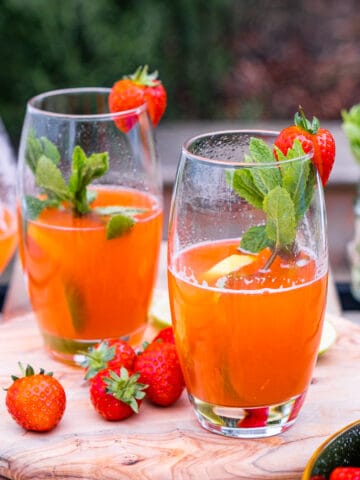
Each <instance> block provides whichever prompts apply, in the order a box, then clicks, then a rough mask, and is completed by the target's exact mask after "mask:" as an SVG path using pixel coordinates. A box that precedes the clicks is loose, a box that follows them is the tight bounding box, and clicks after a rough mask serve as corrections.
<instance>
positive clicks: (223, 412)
mask: <svg viewBox="0 0 360 480" xmlns="http://www.w3.org/2000/svg"><path fill="white" fill-rule="evenodd" d="M251 137H256V138H261V139H262V140H264V141H265V142H266V143H267V144H269V145H272V144H273V142H274V140H275V138H276V134H275V133H274V132H259V131H253V132H252V131H249V132H243V131H233V132H218V133H209V134H205V135H201V136H199V137H196V138H194V139H191V140H189V141H188V142H187V144H186V145H185V147H184V148H183V151H182V155H181V159H180V163H179V168H178V172H177V178H176V183H175V187H174V192H173V198H172V205H171V212H170V224H169V240H168V242H169V243H168V280H169V295H170V304H171V311H172V321H173V325H174V330H175V337H176V345H177V349H178V352H179V357H180V362H181V365H182V369H183V372H184V377H185V383H186V387H187V391H188V394H189V398H190V401H191V404H192V406H193V408H194V411H195V414H196V416H197V418H198V420H199V422H200V424H201V425H202V426H203V427H204V428H206V429H208V430H210V431H212V432H215V433H218V434H222V435H227V436H233V437H244V438H255V437H266V436H270V435H275V434H278V433H281V432H282V431H284V430H286V429H287V428H289V427H290V426H291V425H292V424H293V423H294V422H295V420H296V418H297V416H298V414H299V411H300V409H301V406H302V404H303V402H304V400H305V396H306V392H307V389H308V386H309V384H310V381H311V377H312V373H313V369H314V366H315V362H316V359H317V352H318V346H319V343H320V338H321V330H322V323H323V317H324V310H325V298H326V288H327V268H328V267H327V240H326V217H325V208H324V197H323V190H322V186H321V182H319V178H318V175H317V174H316V175H314V176H315V177H316V178H315V188H314V193H313V197H312V201H311V205H310V207H309V208H308V210H307V212H306V214H305V216H304V218H303V219H302V220H301V222H300V223H299V225H298V227H297V232H296V247H297V248H296V254H295V253H294V254H293V255H291V254H290V252H289V256H288V257H287V256H286V255H283V256H282V257H280V256H277V257H276V258H275V260H274V262H273V264H272V265H271V266H270V267H269V269H268V270H265V271H264V270H263V268H264V265H265V264H266V263H267V260H268V258H269V256H270V251H267V250H266V249H264V250H262V251H261V252H260V253H258V254H257V255H250V257H249V258H250V260H251V261H250V262H249V263H248V264H247V263H246V261H245V263H244V265H243V266H241V264H238V266H236V261H237V260H238V259H239V257H238V255H245V257H244V258H245V259H246V258H247V255H249V252H241V251H239V250H238V246H239V243H240V239H241V237H242V236H243V234H244V232H246V231H247V230H248V229H249V228H250V227H254V226H259V225H263V224H264V223H265V221H266V218H265V215H264V212H263V211H262V210H260V209H258V208H255V207H253V206H252V205H250V204H249V203H248V202H247V201H246V200H245V199H244V198H242V197H241V196H239V195H238V194H236V193H235V192H234V191H233V189H232V187H231V186H230V184H229V181H228V179H229V172H232V173H231V175H232V174H233V173H234V172H236V171H239V170H241V169H244V168H248V169H250V171H252V172H253V173H254V172H257V173H256V175H257V174H258V175H259V176H261V175H266V174H267V173H268V172H269V171H270V170H271V169H278V170H279V169H280V170H281V169H282V167H281V166H280V164H279V163H276V162H275V163H273V164H267V165H264V164H262V165H260V166H259V164H252V165H249V164H246V165H245V164H244V163H243V160H244V154H245V153H249V152H248V145H249V141H250V138H251ZM291 162H293V163H294V162H297V163H299V162H303V163H304V164H305V163H306V162H307V163H309V168H313V167H312V164H311V163H310V162H311V159H310V158H309V157H308V156H305V157H302V158H298V159H295V160H292V161H291ZM287 164H289V162H287ZM231 175H230V176H231ZM233 256H235V257H233ZM234 258H235V264H234V263H232V262H234V260H233V259H234ZM236 259H237V260H236ZM224 260H225V261H224ZM223 261H224V262H223ZM219 262H222V263H220V271H219V267H218V270H216V268H215V269H214V266H215V265H219ZM240 263H241V260H240ZM234 265H235V266H234Z"/></svg>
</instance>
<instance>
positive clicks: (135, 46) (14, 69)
mask: <svg viewBox="0 0 360 480" xmlns="http://www.w3.org/2000/svg"><path fill="white" fill-rule="evenodd" d="M231 3H232V2H231V1H230V0H198V1H193V0H172V1H171V2H169V1H167V0H136V1H135V0H134V1H131V0H118V1H116V0H90V1H89V0H2V1H1V3H0V42H1V65H2V73H1V76H0V117H2V119H3V121H4V123H5V125H6V127H7V129H8V131H9V133H10V136H11V138H12V140H13V141H14V143H15V144H16V143H17V142H18V139H19V135H20V131H21V125H22V121H23V117H24V113H25V106H26V101H27V100H28V99H29V98H30V97H32V96H34V95H36V94H38V93H41V92H43V91H47V90H51V89H58V88H65V87H75V86H76V87H80V86H111V85H112V84H113V83H114V82H115V81H116V80H117V79H118V78H120V77H121V76H122V75H124V74H128V73H132V72H133V71H134V70H135V69H136V67H137V66H138V65H143V64H148V65H149V68H150V71H152V70H155V69H156V70H158V71H159V74H160V78H161V79H162V81H163V83H164V85H165V86H166V87H167V90H168V95H169V105H168V109H167V112H166V118H170V119H173V118H186V117H189V116H192V117H197V118H212V117H214V116H216V115H217V112H218V109H219V105H218V104H217V98H218V97H219V85H218V79H219V77H220V76H221V75H224V72H225V71H226V69H228V68H229V66H230V64H231V55H230V53H229V52H230V50H229V48H228V45H227V43H226V42H227V38H229V37H228V36H227V35H226V32H227V31H228V28H229V23H230V22H229V20H230V16H231V9H229V8H228V6H229V5H230V4H231ZM210 99H211V100H210Z"/></svg>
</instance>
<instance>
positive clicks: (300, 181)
mask: <svg viewBox="0 0 360 480" xmlns="http://www.w3.org/2000/svg"><path fill="white" fill-rule="evenodd" d="M275 148H276V152H277V155H278V159H279V161H283V160H291V159H293V158H299V157H301V156H303V155H304V150H303V148H302V145H301V143H300V141H299V140H298V139H295V140H294V144H293V146H292V148H289V150H288V152H287V155H286V157H285V155H284V154H283V153H282V152H281V151H280V150H279V149H278V148H277V147H275ZM310 163H311V162H310V160H304V161H302V162H286V163H283V164H282V165H281V174H282V185H283V187H285V188H286V190H287V191H288V192H289V194H290V197H291V198H292V200H293V202H294V207H295V218H296V222H297V223H298V222H299V220H301V218H302V217H303V215H304V213H305V212H306V210H307V208H308V206H309V205H308V200H309V199H308V198H307V195H306V191H307V190H306V187H307V184H308V177H309V174H310ZM310 201H311V197H310Z"/></svg>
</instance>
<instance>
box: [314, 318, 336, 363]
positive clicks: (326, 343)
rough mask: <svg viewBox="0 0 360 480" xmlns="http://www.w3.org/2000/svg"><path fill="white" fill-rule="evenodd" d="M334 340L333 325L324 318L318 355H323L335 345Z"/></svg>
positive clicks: (334, 331)
mask: <svg viewBox="0 0 360 480" xmlns="http://www.w3.org/2000/svg"><path fill="white" fill-rule="evenodd" d="M335 340H336V329H335V327H334V324H333V323H332V322H331V321H330V320H328V319H326V318H325V321H324V326H323V331H322V335H321V340H320V346H319V353H318V354H319V355H322V354H323V353H325V352H326V351H327V350H328V349H329V348H330V347H331V346H332V345H333V344H334V343H335Z"/></svg>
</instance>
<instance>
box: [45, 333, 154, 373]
mask: <svg viewBox="0 0 360 480" xmlns="http://www.w3.org/2000/svg"><path fill="white" fill-rule="evenodd" d="M145 329H146V325H143V326H142V327H140V328H138V329H137V330H135V331H134V332H132V333H131V334H129V335H126V336H123V337H116V338H119V339H121V340H125V341H127V342H128V343H129V344H130V345H132V346H133V347H136V346H138V345H141V342H142V340H143V336H144V332H145ZM41 333H42V336H43V340H44V345H45V349H46V351H47V352H48V354H49V355H50V356H51V357H53V358H54V359H55V360H58V361H61V362H63V363H67V364H69V365H79V364H80V363H81V362H82V361H83V360H84V359H85V356H84V352H86V351H87V350H88V349H89V348H90V347H92V346H94V345H95V344H96V343H99V342H101V341H102V340H104V339H103V338H100V339H92V340H77V339H73V338H62V337H58V336H56V335H52V334H50V333H47V332H44V331H42V332H41ZM108 340H110V339H108Z"/></svg>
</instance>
